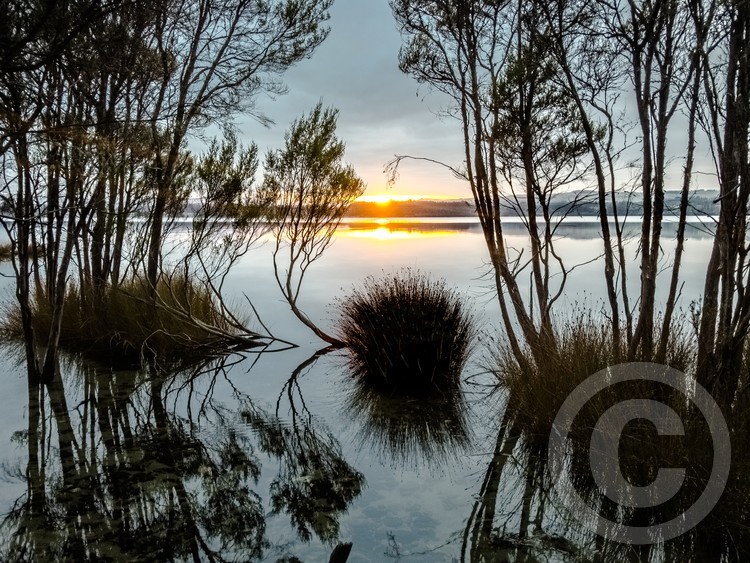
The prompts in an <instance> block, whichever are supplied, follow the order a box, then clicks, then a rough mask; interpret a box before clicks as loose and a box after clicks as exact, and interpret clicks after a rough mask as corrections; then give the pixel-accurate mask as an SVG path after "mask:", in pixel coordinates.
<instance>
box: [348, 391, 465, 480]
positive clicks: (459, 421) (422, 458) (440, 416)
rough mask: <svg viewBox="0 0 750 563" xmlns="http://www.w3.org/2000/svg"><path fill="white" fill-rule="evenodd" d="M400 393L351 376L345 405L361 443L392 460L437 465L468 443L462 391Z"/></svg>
mask: <svg viewBox="0 0 750 563" xmlns="http://www.w3.org/2000/svg"><path fill="white" fill-rule="evenodd" d="M442 391H443V392H442V393H440V394H439V395H434V396H426V397H418V398H415V397H402V396H394V395H393V394H391V393H387V392H386V393H382V392H380V391H379V390H378V389H373V388H372V386H370V385H366V384H364V383H363V382H362V381H355V382H354V386H353V388H352V390H351V392H350V393H348V394H347V396H346V403H345V404H346V410H347V411H348V412H349V413H351V415H352V416H353V418H354V420H355V421H356V422H358V423H359V426H360V428H359V431H358V432H357V439H358V440H361V443H362V445H363V447H365V448H367V449H369V450H373V449H374V450H375V451H378V452H380V453H381V454H383V455H384V456H386V457H389V458H391V460H392V462H393V464H394V465H398V466H403V465H412V466H415V467H418V466H419V464H420V463H421V462H425V463H426V464H427V465H428V466H431V467H441V466H443V465H444V464H445V463H446V462H447V461H448V460H453V459H458V457H459V456H460V455H461V454H462V453H465V452H466V451H467V449H468V447H469V445H470V438H469V422H468V413H467V410H468V405H467V404H466V401H465V399H464V396H463V394H462V393H461V390H460V389H458V388H456V389H455V390H452V391H451V392H446V390H445V389H443V390H442Z"/></svg>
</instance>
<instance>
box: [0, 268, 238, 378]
mask: <svg viewBox="0 0 750 563" xmlns="http://www.w3.org/2000/svg"><path fill="white" fill-rule="evenodd" d="M157 293H158V296H159V301H160V302H161V303H162V304H163V305H158V306H155V305H154V304H153V303H152V301H151V300H150V296H149V291H148V287H147V285H146V283H145V282H143V281H142V280H131V281H129V282H125V283H123V284H122V285H121V286H120V287H119V288H117V289H114V288H107V289H106V290H105V293H104V295H103V296H102V298H101V300H100V301H98V302H97V303H95V304H93V303H91V299H92V296H91V295H90V294H89V293H88V292H87V293H86V294H83V295H82V294H81V291H80V289H79V288H78V287H77V286H73V287H70V288H69V289H68V292H67V294H66V297H65V309H64V313H63V318H62V327H61V332H60V346H61V348H62V349H63V350H66V351H68V352H71V353H74V354H80V355H81V356H84V357H87V358H89V359H93V360H96V361H99V362H102V363H105V364H107V365H111V366H113V367H137V366H140V365H141V363H142V360H143V359H144V358H149V359H154V360H156V361H157V362H158V363H159V365H160V366H163V367H167V366H171V365H177V364H182V363H186V362H191V361H193V360H196V361H197V360H199V359H201V358H203V357H205V356H206V355H210V354H212V353H214V352H215V351H216V349H217V347H218V346H220V345H221V343H222V342H224V344H226V342H225V341H226V338H222V337H219V336H217V335H215V334H213V333H211V332H209V331H207V330H205V329H203V328H202V327H200V326H199V325H198V324H197V323H195V322H191V321H190V320H188V319H186V318H184V316H183V315H180V314H177V313H175V312H172V311H170V310H169V308H176V309H182V310H188V311H190V313H191V314H192V316H193V317H194V318H195V319H197V320H198V321H199V322H200V323H205V324H206V325H211V326H215V327H219V328H221V329H222V330H225V331H227V332H231V331H232V327H231V326H230V324H229V323H228V322H227V320H226V319H225V317H224V316H223V315H222V313H221V309H220V307H219V306H218V305H217V304H216V302H215V301H214V299H213V297H212V295H211V293H210V292H208V291H207V290H206V289H204V288H201V287H198V286H196V285H194V284H193V283H192V282H190V281H186V280H185V279H184V278H173V279H172V280H171V281H170V282H169V283H168V282H167V281H161V282H160V283H159V285H158V288H157ZM33 310H34V311H33V313H34V314H33V324H34V330H35V331H36V332H37V334H38V335H39V337H40V339H41V341H42V342H44V341H46V339H47V337H48V334H49V330H50V329H49V327H50V324H51V319H52V308H51V306H50V304H49V302H48V301H47V300H46V299H45V298H44V296H43V295H37V297H36V299H35V300H34V303H33ZM0 332H2V333H3V334H4V335H5V336H6V337H9V338H15V339H20V338H22V337H23V333H22V328H21V318H20V312H19V311H18V309H13V310H11V311H9V313H8V314H7V315H6V318H5V319H4V321H3V323H2V325H0Z"/></svg>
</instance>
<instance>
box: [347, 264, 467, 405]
mask: <svg viewBox="0 0 750 563" xmlns="http://www.w3.org/2000/svg"><path fill="white" fill-rule="evenodd" d="M341 331H342V340H343V341H344V342H345V343H346V344H347V346H348V347H349V349H350V351H351V358H352V367H353V368H354V372H355V373H356V374H357V375H359V376H360V377H362V378H363V379H364V380H366V381H368V382H370V383H372V384H375V385H378V384H379V385H384V386H386V387H388V388H392V389H398V390H400V391H407V392H408V391H424V390H429V389H433V388H435V387H437V388H443V389H444V388H446V387H448V386H449V385H452V384H455V382H456V381H457V380H458V378H459V377H460V374H461V370H462V369H463V366H464V364H465V362H466V358H467V355H468V351H469V346H470V343H471V340H472V337H473V335H474V330H473V326H472V318H471V316H470V315H469V314H468V313H467V312H466V311H465V309H464V307H463V304H462V301H461V298H460V297H459V296H458V295H457V294H456V293H455V292H453V291H451V290H449V289H447V288H446V287H445V283H444V282H443V281H439V282H434V281H432V280H430V279H429V278H427V277H426V276H424V275H422V274H420V273H414V272H411V271H408V270H407V271H406V272H402V273H400V274H395V275H392V276H386V277H384V278H382V279H376V278H373V277H368V278H366V279H365V282H364V284H363V287H362V288H361V289H357V290H355V291H354V292H353V293H352V295H351V296H350V297H349V298H348V299H346V300H345V301H344V302H343V303H342V328H341Z"/></svg>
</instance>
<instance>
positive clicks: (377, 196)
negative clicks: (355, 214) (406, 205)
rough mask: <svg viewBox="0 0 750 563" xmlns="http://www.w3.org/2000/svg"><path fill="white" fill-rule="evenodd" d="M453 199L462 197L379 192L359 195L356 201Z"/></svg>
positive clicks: (381, 201)
mask: <svg viewBox="0 0 750 563" xmlns="http://www.w3.org/2000/svg"><path fill="white" fill-rule="evenodd" d="M452 199H460V198H457V197H449V196H444V195H408V194H407V195H401V194H392V193H388V192H378V193H373V194H365V195H362V196H359V197H358V198H357V199H356V200H355V201H357V202H362V203H377V204H380V205H388V204H389V203H392V202H394V201H417V200H427V201H442V200H452Z"/></svg>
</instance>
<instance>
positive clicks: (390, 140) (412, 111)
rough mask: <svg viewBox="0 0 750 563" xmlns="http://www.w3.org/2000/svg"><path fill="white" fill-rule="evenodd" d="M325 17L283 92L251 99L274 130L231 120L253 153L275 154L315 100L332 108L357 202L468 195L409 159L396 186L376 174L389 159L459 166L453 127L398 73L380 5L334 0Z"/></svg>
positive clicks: (423, 89) (394, 38)
mask: <svg viewBox="0 0 750 563" xmlns="http://www.w3.org/2000/svg"><path fill="white" fill-rule="evenodd" d="M330 14H331V19H330V20H329V22H328V25H329V26H330V28H331V32H330V34H329V36H328V38H327V39H326V40H325V41H324V42H323V44H322V45H321V46H320V47H318V49H317V50H316V51H315V52H314V54H313V55H312V57H311V58H310V59H308V60H304V61H301V62H300V63H298V64H297V65H296V66H295V67H293V68H291V69H290V70H288V71H287V72H286V73H285V74H284V75H283V77H282V80H283V81H284V83H285V84H286V86H287V88H288V90H289V92H288V93H287V94H285V95H283V96H279V97H277V98H276V99H275V100H271V99H269V98H268V97H264V98H260V99H258V100H257V107H256V109H258V110H260V111H261V112H262V113H263V114H265V115H266V116H268V117H270V118H271V119H272V120H273V121H274V122H275V124H274V125H272V126H271V127H270V128H268V129H266V128H264V127H263V126H262V125H260V124H259V123H257V122H256V121H244V122H243V121H239V122H238V123H237V125H238V127H239V130H240V132H241V134H242V138H243V139H244V140H246V141H248V142H249V141H255V142H256V143H257V144H258V147H259V148H260V150H261V153H264V152H265V151H266V150H273V149H277V148H281V147H282V146H283V141H284V132H285V131H286V130H287V129H288V127H289V125H290V124H291V122H292V121H293V120H294V119H296V118H298V117H300V116H302V115H303V114H306V113H309V111H310V110H311V109H312V108H313V107H315V105H316V104H317V103H318V102H319V101H322V102H323V105H324V106H332V107H335V108H338V109H339V118H338V127H337V134H338V136H339V138H340V139H341V140H342V141H344V143H345V144H346V155H345V161H346V162H347V163H349V164H351V165H352V166H353V167H354V169H355V170H356V171H357V173H358V174H359V176H360V177H361V178H362V179H363V180H364V181H365V183H366V184H367V191H366V192H365V196H373V195H382V194H388V195H389V196H391V197H393V198H394V199H400V198H402V197H408V196H422V197H435V198H466V197H471V193H470V191H469V187H468V185H467V184H466V183H464V182H462V181H460V180H458V179H456V178H455V177H454V176H453V175H452V174H451V173H450V172H449V171H448V170H447V169H445V168H443V167H440V166H437V165H435V164H428V163H424V162H417V161H405V162H403V163H402V165H401V167H400V168H399V177H398V180H397V182H396V184H395V185H394V186H393V187H390V188H389V187H387V177H386V175H385V174H384V173H383V168H384V165H385V163H387V162H388V161H390V160H391V159H393V157H394V155H404V154H408V155H411V156H419V157H428V158H432V159H435V160H439V161H441V162H446V163H447V164H450V165H453V166H458V165H460V164H461V161H462V157H461V155H462V151H463V143H462V140H461V129H460V123H459V122H458V121H456V120H454V119H451V118H447V117H439V116H438V114H439V112H440V111H441V110H444V109H445V108H446V107H447V106H448V104H447V99H446V98H444V97H443V96H442V95H441V94H439V93H437V92H433V91H431V90H430V88H429V87H428V86H425V85H420V84H419V83H417V81H416V80H414V79H413V78H412V77H410V76H408V75H406V74H403V73H402V72H401V71H400V70H399V69H398V51H399V48H400V46H401V36H400V34H399V32H398V29H397V27H396V22H395V20H394V19H393V15H392V14H391V10H390V7H389V6H388V2H387V0H336V1H335V2H334V5H333V6H332V8H331V10H330Z"/></svg>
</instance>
